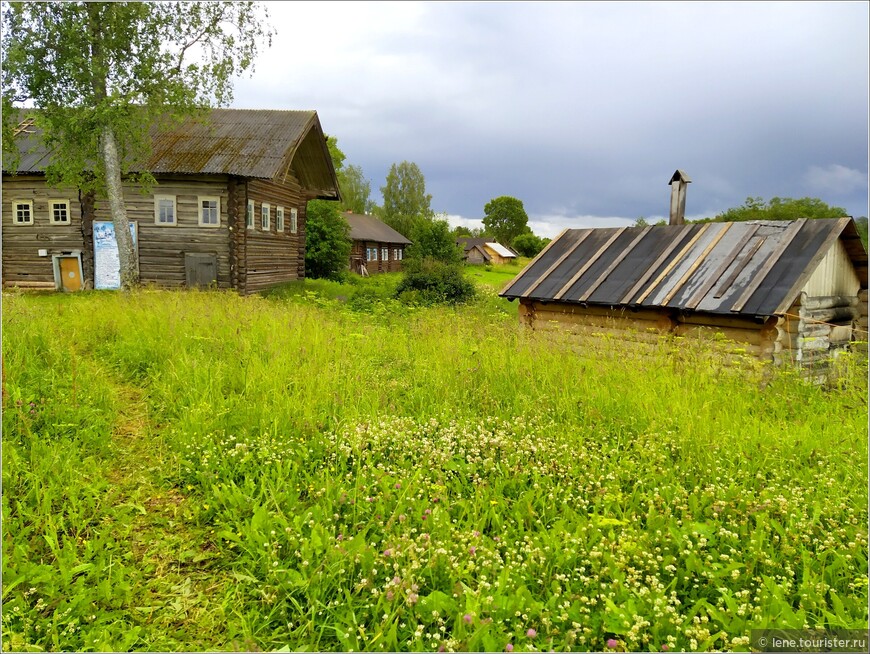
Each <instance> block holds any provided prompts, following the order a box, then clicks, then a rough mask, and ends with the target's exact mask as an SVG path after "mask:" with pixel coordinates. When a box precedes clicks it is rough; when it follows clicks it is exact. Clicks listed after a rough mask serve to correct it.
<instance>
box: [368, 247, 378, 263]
mask: <svg viewBox="0 0 870 654" xmlns="http://www.w3.org/2000/svg"><path fill="white" fill-rule="evenodd" d="M377 260H378V249H377V248H366V261H377Z"/></svg>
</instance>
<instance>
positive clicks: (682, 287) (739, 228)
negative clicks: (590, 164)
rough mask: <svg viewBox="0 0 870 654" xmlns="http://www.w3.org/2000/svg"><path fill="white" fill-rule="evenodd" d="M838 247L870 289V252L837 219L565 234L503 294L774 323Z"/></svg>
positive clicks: (851, 227) (848, 222) (849, 225)
mask: <svg viewBox="0 0 870 654" xmlns="http://www.w3.org/2000/svg"><path fill="white" fill-rule="evenodd" d="M837 239H842V240H843V243H844V245H845V247H846V250H847V253H848V255H849V257H850V259H851V260H852V263H853V264H854V266H855V270H856V272H857V274H858V278H859V280H860V283H861V286H862V288H867V251H866V250H865V249H864V246H863V244H862V243H861V240H860V238H859V236H858V232H857V230H856V228H855V223H854V221H853V220H852V219H850V218H839V219H830V220H796V221H783V222H778V221H777V222H774V221H753V222H739V223H705V224H697V223H695V224H688V225H674V226H651V227H623V228H608V229H568V230H565V231H564V232H562V234H560V235H559V236H558V237H557V238H556V239H554V240H553V241H552V242H551V243H550V244H549V246H548V247H547V248H545V249H544V251H542V252H541V253H540V254H539V255H538V256H537V257H536V258H535V259H534V260H533V261H532V262H531V263H530V264H529V265H528V266H526V268H525V269H524V270H523V271H522V272H521V273H520V274H519V275H517V277H515V278H514V280H513V281H512V282H511V283H510V284H509V285H508V286H507V287H506V288H505V289H504V290H503V291H502V292H501V293H500V295H501V296H503V297H506V298H510V299H514V298H529V299H533V300H543V301H560V302H573V303H582V304H593V305H604V306H612V307H615V306H624V307H632V306H642V307H669V308H673V309H680V310H684V311H702V312H707V313H718V314H726V315H734V314H751V315H776V314H779V313H782V312H783V311H785V310H787V309H788V307H789V306H790V305H791V304H792V303H793V301H794V300H795V298H796V295H797V293H798V292H800V289H801V288H802V287H803V286H804V285H805V284H806V282H807V280H808V278H809V276H810V275H811V274H812V273H813V271H814V270H815V268H816V267H817V265H818V263H819V262H820V261H821V259H822V257H824V255H825V254H826V253H827V252H828V250H829V249H830V247H831V246H832V245H833V244H834V242H836V240H837Z"/></svg>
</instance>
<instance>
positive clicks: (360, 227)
mask: <svg viewBox="0 0 870 654" xmlns="http://www.w3.org/2000/svg"><path fill="white" fill-rule="evenodd" d="M342 215H343V216H344V217H345V218H346V219H347V222H348V224H349V225H350V239H351V241H352V243H353V245H352V247H351V251H350V262H349V264H348V266H349V268H350V270H351V271H352V272H355V273H357V274H360V275H363V274H365V275H370V274H372V273H381V272H401V270H402V261H404V259H405V248H406V247H407V246H408V245H410V244H411V241H410V240H408V239H407V238H406V237H405V236H403V235H402V234H400V233H399V232H397V231H396V230H395V229H393V228H392V227H390V226H389V225H387V224H386V223H384V222H383V221H381V220H378V219H377V218H375V217H374V216H369V215H366V214H359V213H353V212H351V211H347V212H345V213H344V214H342Z"/></svg>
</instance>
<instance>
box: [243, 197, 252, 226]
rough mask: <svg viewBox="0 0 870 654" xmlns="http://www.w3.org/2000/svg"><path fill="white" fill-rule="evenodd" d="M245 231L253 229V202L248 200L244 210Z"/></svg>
mask: <svg viewBox="0 0 870 654" xmlns="http://www.w3.org/2000/svg"><path fill="white" fill-rule="evenodd" d="M245 229H254V201H253V200H248V206H247V207H246V209H245Z"/></svg>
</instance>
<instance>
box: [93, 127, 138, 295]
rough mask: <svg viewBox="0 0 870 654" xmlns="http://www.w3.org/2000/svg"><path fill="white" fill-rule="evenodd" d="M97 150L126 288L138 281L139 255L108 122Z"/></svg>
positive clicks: (118, 161) (116, 148) (113, 135)
mask: <svg viewBox="0 0 870 654" xmlns="http://www.w3.org/2000/svg"><path fill="white" fill-rule="evenodd" d="M100 153H101V154H102V157H103V165H104V167H105V170H106V194H107V196H108V200H109V211H110V212H111V214H112V223H113V224H114V225H115V240H116V241H117V242H118V258H119V259H120V262H121V288H123V289H125V290H129V289H130V288H132V287H133V286H135V285H137V284H138V283H139V257H138V256H137V254H136V249H135V248H134V247H133V237H132V235H131V234H130V221H129V220H128V219H127V208H126V206H124V189H123V186H122V183H121V164H120V160H119V158H118V144H117V142H116V141H115V133H114V131H113V130H112V128H111V127H110V126H108V125H107V126H106V127H104V128H103V132H102V134H100Z"/></svg>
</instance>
